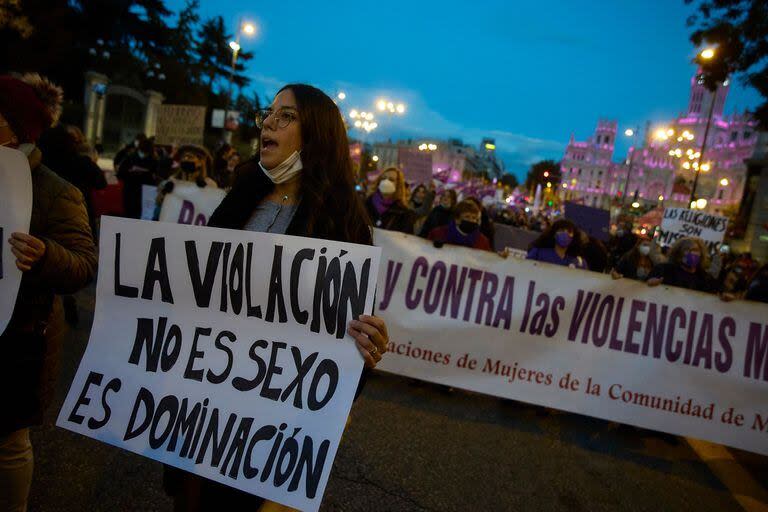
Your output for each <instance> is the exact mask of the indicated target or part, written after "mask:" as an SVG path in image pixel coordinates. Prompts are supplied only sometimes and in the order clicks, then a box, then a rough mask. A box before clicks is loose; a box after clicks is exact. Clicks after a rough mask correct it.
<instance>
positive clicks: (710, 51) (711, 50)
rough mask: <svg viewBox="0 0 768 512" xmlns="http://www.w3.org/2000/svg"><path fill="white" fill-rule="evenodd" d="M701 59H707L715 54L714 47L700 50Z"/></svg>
mask: <svg viewBox="0 0 768 512" xmlns="http://www.w3.org/2000/svg"><path fill="white" fill-rule="evenodd" d="M699 55H700V56H701V58H702V59H705V60H709V59H711V58H712V57H714V56H715V49H714V48H705V49H703V50H702V51H701V53H700V54H699Z"/></svg>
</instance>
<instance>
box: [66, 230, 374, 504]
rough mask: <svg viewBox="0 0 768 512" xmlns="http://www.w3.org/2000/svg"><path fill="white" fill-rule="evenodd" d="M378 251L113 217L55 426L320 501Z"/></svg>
mask: <svg viewBox="0 0 768 512" xmlns="http://www.w3.org/2000/svg"><path fill="white" fill-rule="evenodd" d="M379 255H380V250H379V249H378V248H375V247H367V246H360V245H352V244H345V243H338V242H329V241H324V240H318V239H309V238H299V237H291V236H282V235H271V234H264V233H253V232H248V231H235V230H228V229H215V228H205V227H196V226H182V225H178V224H164V223H152V224H151V225H150V224H148V223H147V222H146V221H135V220H128V219H117V218H113V217H104V218H102V224H101V240H100V250H99V278H98V283H97V289H96V311H95V316H94V320H93V328H92V330H91V338H90V340H89V342H88V347H87V349H86V352H85V355H84V356H83V359H82V361H81V363H80V367H79V369H78V371H77V375H76V376H75V379H74V381H73V382H72V386H71V388H70V390H69V394H68V395H67V398H66V401H65V402H64V405H63V407H62V409H61V411H60V413H59V418H58V421H57V425H59V426H60V427H64V428H66V429H68V430H72V431H74V432H78V433H80V434H83V435H85V436H88V437H92V438H94V439H98V440H100V441H103V442H106V443H109V444H113V445H115V446H118V447H120V448H123V449H126V450H129V451H132V452H134V453H138V454H140V455H144V456H146V457H149V458H152V459H154V460H158V461H161V462H163V463H165V464H170V465H172V466H175V467H178V468H180V469H183V470H186V471H190V472H192V473H195V474H198V475H201V476H203V477H206V478H209V479H212V480H215V481H217V482H221V483H223V484H225V485H228V486H232V487H236V488H238V489H241V490H243V491H246V492H249V493H252V494H256V495H258V496H262V497H264V498H267V499H270V500H273V501H276V502H278V503H282V504H284V505H288V506H290V507H294V508H299V509H301V510H317V509H318V507H319V505H320V501H321V499H322V495H323V492H324V489H325V485H326V482H327V481H328V476H329V474H330V470H331V466H332V464H333V459H334V457H335V454H336V450H337V447H338V444H339V440H340V438H341V434H342V431H343V430H344V425H345V422H346V418H347V415H348V414H349V408H350V406H351V404H352V400H353V398H354V395H355V391H356V389H357V385H358V382H359V378H360V373H361V370H362V368H363V360H362V357H361V356H360V353H359V352H358V350H357V348H356V346H355V343H354V340H353V339H352V338H351V337H350V336H349V335H347V334H346V330H347V325H348V323H349V321H350V320H351V319H352V318H353V317H357V316H358V315H360V314H362V313H370V312H371V311H372V308H373V297H374V292H375V285H376V274H377V271H378V264H379Z"/></svg>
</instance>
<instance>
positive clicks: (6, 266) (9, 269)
mask: <svg viewBox="0 0 768 512" xmlns="http://www.w3.org/2000/svg"><path fill="white" fill-rule="evenodd" d="M0 205H2V206H0V246H2V249H0V334H2V333H3V331H5V328H6V327H7V326H8V322H9V321H10V319H11V315H13V308H14V306H15V305H16V295H17V294H18V293H19V285H20V284H21V270H19V269H18V267H16V256H14V255H13V253H12V252H11V244H9V243H8V239H9V238H10V237H11V233H15V232H21V233H29V220H30V218H31V216H32V176H31V174H30V172H29V161H28V160H27V157H26V156H24V153H22V152H21V151H16V150H15V149H10V148H6V147H2V146H0Z"/></svg>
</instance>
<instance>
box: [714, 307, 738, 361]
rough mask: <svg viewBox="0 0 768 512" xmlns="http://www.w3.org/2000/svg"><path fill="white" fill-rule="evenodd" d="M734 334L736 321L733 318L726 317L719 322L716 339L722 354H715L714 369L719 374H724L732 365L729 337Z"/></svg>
mask: <svg viewBox="0 0 768 512" xmlns="http://www.w3.org/2000/svg"><path fill="white" fill-rule="evenodd" d="M735 334H736V320H734V319H733V317H730V316H726V317H724V318H723V319H722V320H720V327H719V329H718V332H717V339H718V341H719V342H720V346H721V347H722V352H721V351H718V352H717V354H715V368H717V371H719V372H720V373H726V372H727V371H728V370H730V369H731V364H733V349H732V348H731V340H730V339H729V338H730V337H731V336H733V335H735Z"/></svg>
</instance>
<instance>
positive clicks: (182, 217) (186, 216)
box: [177, 199, 195, 224]
mask: <svg viewBox="0 0 768 512" xmlns="http://www.w3.org/2000/svg"><path fill="white" fill-rule="evenodd" d="M194 217H195V205H193V204H192V202H191V201H187V200H186V199H184V200H183V201H182V202H181V210H180V211H179V220H178V222H177V224H192V219H194Z"/></svg>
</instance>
